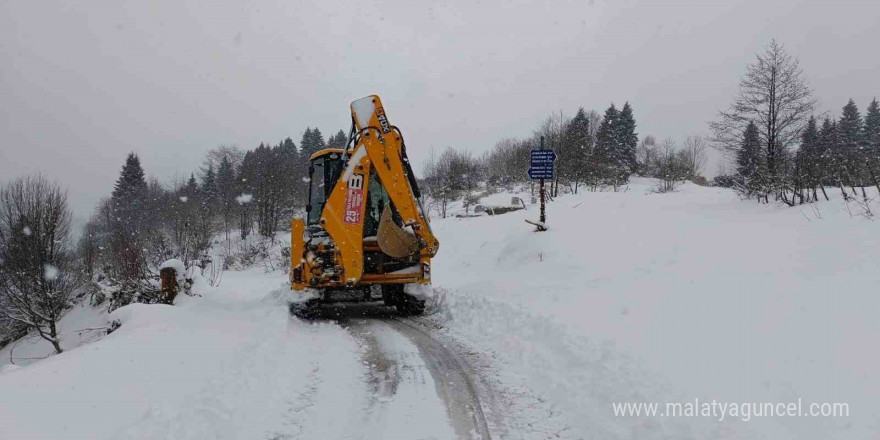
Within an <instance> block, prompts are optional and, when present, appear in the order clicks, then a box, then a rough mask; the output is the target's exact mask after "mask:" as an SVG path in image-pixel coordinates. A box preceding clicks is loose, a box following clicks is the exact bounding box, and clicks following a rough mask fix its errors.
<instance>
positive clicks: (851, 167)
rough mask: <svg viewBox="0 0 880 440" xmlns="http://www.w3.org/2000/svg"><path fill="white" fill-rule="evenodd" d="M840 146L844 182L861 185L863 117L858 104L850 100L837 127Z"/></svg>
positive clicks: (839, 154) (853, 185) (838, 151)
mask: <svg viewBox="0 0 880 440" xmlns="http://www.w3.org/2000/svg"><path fill="white" fill-rule="evenodd" d="M837 130H838V139H839V144H838V148H837V150H836V154H837V156H838V160H837V162H838V164H839V166H840V167H841V170H840V173H841V177H842V180H843V182H844V183H845V184H846V185H848V186H850V187H852V190H853V193H855V186H856V185H860V183H861V182H860V180H861V176H860V174H861V172H860V171H861V168H862V167H861V159H862V158H861V157H860V156H861V154H860V153H861V148H862V146H863V135H864V132H863V131H862V117H861V115H860V114H859V108H858V107H857V106H856V103H855V102H854V101H853V100H852V99H850V100H849V102H848V103H847V104H846V106H844V107H843V115H842V116H841V117H840V122H839V123H838V125H837Z"/></svg>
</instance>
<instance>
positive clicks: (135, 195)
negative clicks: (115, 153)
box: [112, 153, 147, 208]
mask: <svg viewBox="0 0 880 440" xmlns="http://www.w3.org/2000/svg"><path fill="white" fill-rule="evenodd" d="M146 188H147V181H146V179H145V178H144V169H143V168H142V167H141V159H140V158H139V157H138V156H137V154H134V153H129V154H128V157H126V158H125V165H123V166H122V171H121V172H120V173H119V179H117V180H116V184H115V185H114V187H113V195H112V198H113V200H114V201H115V202H117V204H121V205H128V204H134V203H136V202H138V201H139V200H138V199H139V198H140V196H141V195H143V192H144V190H145V189H146ZM124 207H125V208H129V206H124ZM131 208H140V206H138V207H134V206H132V207H131Z"/></svg>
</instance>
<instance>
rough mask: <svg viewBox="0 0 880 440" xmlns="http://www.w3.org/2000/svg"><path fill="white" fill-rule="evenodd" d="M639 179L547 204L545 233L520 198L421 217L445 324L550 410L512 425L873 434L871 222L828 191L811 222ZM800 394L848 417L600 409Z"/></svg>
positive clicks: (879, 329) (875, 281)
mask: <svg viewBox="0 0 880 440" xmlns="http://www.w3.org/2000/svg"><path fill="white" fill-rule="evenodd" d="M652 186H653V182H652V181H650V180H639V179H637V180H635V181H634V182H633V184H631V185H630V187H629V188H628V190H627V191H626V192H622V193H611V192H604V193H583V194H578V195H567V196H563V197H559V198H557V199H556V200H555V201H554V202H551V203H549V204H548V214H547V215H548V225H549V227H550V230H549V231H547V232H542V233H535V232H533V229H534V227H532V226H530V225H528V224H526V223H525V222H524V221H523V220H524V219H525V218H530V219H532V220H537V217H538V210H537V207H536V206H534V205H532V206H530V207H529V210H528V211H525V212H523V211H518V212H513V213H510V214H505V215H501V216H494V217H480V218H468V219H456V218H448V219H439V220H438V219H435V221H434V223H433V224H432V227H433V229H434V232H435V233H436V235H437V236H438V237H439V239H440V242H441V247H440V253H439V254H438V256H437V258H436V259H435V261H434V270H433V273H434V284H435V285H436V286H443V287H444V288H445V289H447V291H448V292H447V299H446V301H447V305H448V314H447V316H446V318H445V319H443V320H442V321H443V322H444V324H445V325H446V326H447V327H448V328H449V331H450V332H451V333H452V334H453V335H457V336H458V337H460V338H462V339H464V340H466V341H467V342H468V343H470V344H472V345H473V346H475V347H478V348H479V349H482V350H485V351H486V352H488V353H489V354H490V356H492V358H493V364H494V367H495V368H496V370H497V372H496V375H497V379H498V380H500V381H503V382H506V383H507V384H508V385H509V386H511V387H515V386H521V385H523V384H525V385H528V387H530V388H531V390H532V392H533V393H537V396H535V395H533V394H530V393H525V394H523V396H524V397H523V398H524V399H526V400H525V401H524V403H522V402H521V406H522V405H532V403H529V402H532V401H533V400H534V399H539V400H542V399H543V400H546V402H548V405H545V406H546V407H549V409H545V412H544V413H541V412H538V411H533V412H532V413H531V414H530V413H529V411H528V410H524V412H523V417H525V418H529V417H531V418H532V420H531V421H526V423H531V422H535V423H539V422H541V423H542V425H541V426H543V427H544V428H547V426H548V423H547V422H546V420H545V419H546V418H547V417H550V416H555V417H557V419H556V421H555V422H554V423H553V424H555V425H557V426H556V430H557V431H556V433H557V434H559V435H560V436H561V437H563V438H667V437H669V436H672V437H676V438H767V439H788V438H791V439H794V438H868V437H876V436H878V435H880V408H878V406H877V402H876V399H877V396H878V395H880V374H878V371H880V353H878V351H877V350H875V349H874V348H873V347H874V346H876V344H877V341H878V338H880V320H878V319H877V311H878V310H880V297H878V295H877V294H876V292H877V286H878V285H880V270H877V267H878V259H877V258H878V256H880V222H876V221H874V222H872V221H867V220H865V219H864V218H861V217H851V215H850V213H849V212H848V211H847V209H846V208H845V205H844V204H843V202H842V201H841V200H840V199H839V193H837V194H834V191H829V193H830V194H829V195H831V196H832V197H835V199H833V200H832V201H831V202H823V203H819V204H818V214H817V211H814V210H813V208H812V207H808V206H804V207H798V208H783V207H777V206H766V205H762V206H759V205H757V204H755V203H754V202H743V201H740V200H739V199H738V198H736V196H735V195H734V194H733V193H732V192H730V191H728V190H725V189H719V188H704V187H699V186H696V185H692V184H688V185H685V186H684V187H682V189H681V191H680V192H677V193H672V194H651V193H650V191H649V190H650V188H651V187H652ZM874 197H875V198H876V194H874ZM523 199H524V200H528V198H527V197H523ZM876 210H877V209H876V208H875V211H876ZM820 217H821V218H820ZM513 395H514V397H513V398H514V400H516V393H513ZM799 397H800V398H802V399H803V400H804V402H846V403H849V405H850V417H848V418H752V419H751V421H749V422H744V421H737V420H730V418H728V419H726V420H725V421H724V422H723V423H719V422H717V421H715V420H713V419H709V418H679V419H671V418H666V419H664V418H637V417H629V418H616V417H614V415H613V411H612V406H611V403H612V402H638V401H645V400H647V401H659V402H661V404H662V403H663V402H666V401H671V402H682V403H684V402H693V399H694V398H699V399H700V400H701V401H711V400H712V399H717V400H718V401H719V402H791V401H796V400H797V399H798V398H799ZM528 399H532V400H528ZM542 414H543V415H542ZM519 432H522V431H518V432H515V433H514V435H511V437H514V438H517V437H516V434H517V433H519ZM526 438H528V437H527V436H526Z"/></svg>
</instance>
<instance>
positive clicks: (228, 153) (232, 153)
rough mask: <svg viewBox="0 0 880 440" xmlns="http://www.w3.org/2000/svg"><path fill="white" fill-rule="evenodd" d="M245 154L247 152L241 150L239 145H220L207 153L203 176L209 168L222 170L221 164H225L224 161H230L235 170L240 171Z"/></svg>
mask: <svg viewBox="0 0 880 440" xmlns="http://www.w3.org/2000/svg"><path fill="white" fill-rule="evenodd" d="M244 154H245V151H244V150H242V149H241V148H239V147H238V145H235V144H230V145H219V146H218V147H217V148H214V149H213V150H211V151H208V152H207V153H205V161H204V164H203V165H202V170H201V171H202V174H204V172H205V171H206V170H207V169H208V168H209V167H210V168H213V169H215V170H218V169H220V163H221V162H223V159H226V160H227V161H229V163H230V164H232V167H233V169H238V168H239V167H240V166H241V163H242V162H243V161H244Z"/></svg>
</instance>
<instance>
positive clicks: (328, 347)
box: [0, 269, 365, 439]
mask: <svg viewBox="0 0 880 440" xmlns="http://www.w3.org/2000/svg"><path fill="white" fill-rule="evenodd" d="M283 282H284V276H283V274H281V273H280V272H277V273H275V274H274V275H272V276H267V275H266V274H264V273H262V270H260V269H254V270H250V271H246V272H239V273H229V274H227V278H226V279H225V282H224V284H223V287H222V288H219V289H216V290H214V291H211V292H210V294H209V295H205V296H204V297H202V298H192V297H186V296H179V297H178V301H179V304H178V305H176V306H173V307H172V306H165V305H143V304H134V305H131V306H127V307H123V308H121V309H119V310H117V311H115V312H113V313H112V314H111V315H110V316H109V319H116V320H119V321H121V323H122V326H121V327H120V328H119V329H118V330H116V331H115V332H113V333H111V334H110V335H108V336H106V337H104V338H103V339H102V340H100V341H99V342H95V343H92V344H87V345H83V346H81V347H79V348H76V349H72V350H68V351H66V352H65V353H63V354H61V355H57V356H52V357H50V358H48V359H46V360H43V361H40V362H37V363H34V364H32V365H29V366H27V367H24V368H18V369H14V370H12V371H9V372H6V373H3V374H2V375H0V395H2V396H3V398H2V399H0V414H2V415H3V417H2V418H3V421H4V422H3V423H2V424H0V438H4V439H6V438H9V439H13V438H14V439H43V438H45V439H57V438H99V439H100V438H114V439H118V438H132V439H134V438H137V439H143V438H156V439H159V438H161V439H166V438H177V439H190V438H192V439H206V438H214V439H226V438H228V439H238V438H319V437H321V435H319V431H320V432H321V433H329V434H331V436H333V435H332V434H333V433H337V434H339V435H338V436H335V437H337V438H339V437H341V435H342V434H344V433H347V432H349V431H346V429H350V422H349V418H348V417H345V414H357V413H358V411H359V406H360V405H362V402H363V401H364V400H365V397H364V396H363V394H364V393H365V391H364V387H363V386H361V383H362V379H361V376H362V375H363V374H365V373H364V367H363V366H362V365H361V364H360V360H359V356H360V353H361V347H360V346H359V344H358V343H357V341H356V340H354V338H353V337H351V336H350V335H349V334H348V333H347V332H346V331H344V330H343V329H341V328H339V327H338V326H335V325H329V324H316V325H312V324H308V323H303V322H301V321H299V320H296V319H291V318H290V317H289V315H288V312H287V310H286V307H285V304H284V303H283V301H279V300H278V299H277V297H276V295H272V294H269V292H271V291H272V290H273V289H277V288H278V287H279V286H280V285H281V284H282V283H283ZM105 316H106V315H105ZM47 415H48V418H47ZM285 436H287V437H285Z"/></svg>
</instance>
